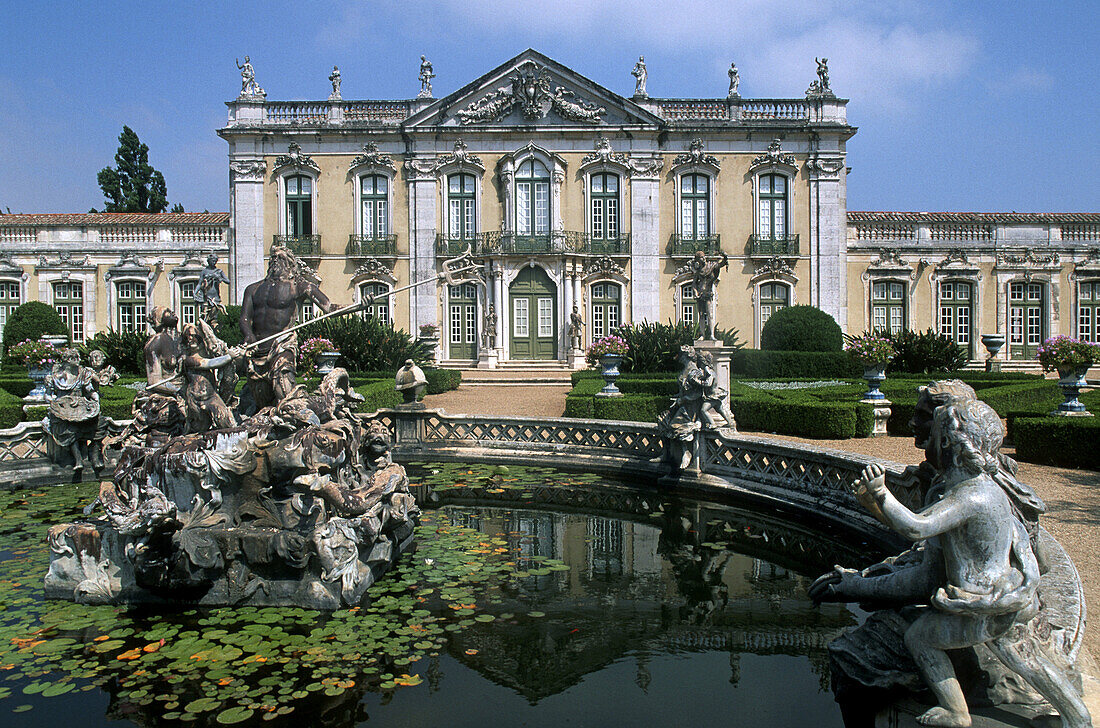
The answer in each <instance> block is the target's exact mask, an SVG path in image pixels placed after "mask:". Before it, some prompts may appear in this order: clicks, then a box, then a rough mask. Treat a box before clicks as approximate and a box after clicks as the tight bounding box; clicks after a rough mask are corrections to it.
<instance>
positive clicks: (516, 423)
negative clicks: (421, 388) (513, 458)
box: [423, 414, 663, 458]
mask: <svg viewBox="0 0 1100 728" xmlns="http://www.w3.org/2000/svg"><path fill="white" fill-rule="evenodd" d="M423 440H424V444H425V445H428V446H430V445H432V444H436V443H438V444H449V445H451V444H466V445H478V446H492V445H496V444H504V445H517V446H523V447H524V448H536V449H547V450H551V451H555V452H557V451H560V450H563V449H568V450H575V449H579V450H581V451H597V452H599V453H601V454H610V453H609V451H617V452H618V453H620V454H622V455H624V456H627V457H634V458H651V457H657V456H659V455H660V454H661V453H662V451H663V445H662V440H661V437H660V436H659V435H658V434H657V431H656V426H653V425H645V424H640V423H637V422H586V421H583V420H568V419H535V418H527V417H501V418H490V417H462V416H459V417H451V416H447V415H441V414H430V415H429V416H428V417H427V418H426V419H425V422H424V433H423Z"/></svg>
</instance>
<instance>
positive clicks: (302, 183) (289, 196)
mask: <svg viewBox="0 0 1100 728" xmlns="http://www.w3.org/2000/svg"><path fill="white" fill-rule="evenodd" d="M285 184H286V234H287V236H288V237H292V238H300V237H302V236H304V235H312V234H313V180H312V179H311V178H310V177H307V176H306V175H304V174H299V175H294V176H292V177H287V178H286V182H285Z"/></svg>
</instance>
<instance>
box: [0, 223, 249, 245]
mask: <svg viewBox="0 0 1100 728" xmlns="http://www.w3.org/2000/svg"><path fill="white" fill-rule="evenodd" d="M69 227H72V226H67V225H40V226H34V225H11V226H4V225H0V243H12V244H17V243H23V244H36V243H55V242H81V243H95V242H102V243H112V244H114V243H120V244H142V243H150V244H154V243H191V244H194V243H198V244H208V245H211V246H218V247H221V246H224V245H225V244H226V240H227V236H228V232H229V227H228V225H173V224H169V225H82V226H80V233H79V235H78V236H77V237H73V238H72V239H71V240H70V239H68V238H64V237H61V238H55V237H52V235H53V234H54V233H56V232H57V231H58V230H59V229H65V228H69Z"/></svg>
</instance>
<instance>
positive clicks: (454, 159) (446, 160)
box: [434, 139, 485, 176]
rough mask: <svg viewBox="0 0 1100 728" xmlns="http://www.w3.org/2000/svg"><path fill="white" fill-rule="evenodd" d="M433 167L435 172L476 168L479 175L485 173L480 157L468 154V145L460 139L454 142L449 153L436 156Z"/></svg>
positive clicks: (467, 170)
mask: <svg viewBox="0 0 1100 728" xmlns="http://www.w3.org/2000/svg"><path fill="white" fill-rule="evenodd" d="M434 168H435V171H437V172H449V171H456V172H458V171H465V172H470V171H474V170H476V171H477V172H478V173H479V176H480V175H481V174H484V173H485V165H484V164H483V163H482V161H481V157H479V156H477V155H476V154H470V151H469V147H468V146H467V145H466V142H464V141H462V140H461V139H459V140H458V141H456V142H455V145H454V150H453V151H452V152H451V153H450V154H441V155H439V156H438V157H436V160H435V167H434Z"/></svg>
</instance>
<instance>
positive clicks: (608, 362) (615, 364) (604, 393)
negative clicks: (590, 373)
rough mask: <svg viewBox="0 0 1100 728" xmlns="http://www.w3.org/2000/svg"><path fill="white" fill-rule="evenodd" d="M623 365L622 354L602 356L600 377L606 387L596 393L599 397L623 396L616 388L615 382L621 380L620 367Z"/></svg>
mask: <svg viewBox="0 0 1100 728" xmlns="http://www.w3.org/2000/svg"><path fill="white" fill-rule="evenodd" d="M622 363H623V356H622V354H602V355H601V356H600V376H602V377H603V382H604V386H603V389H601V390H600V391H599V392H597V393H596V396H597V397H621V396H623V393H622V392H620V391H619V388H618V387H616V386H615V380H616V379H618V378H619V365H620V364H622Z"/></svg>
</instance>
